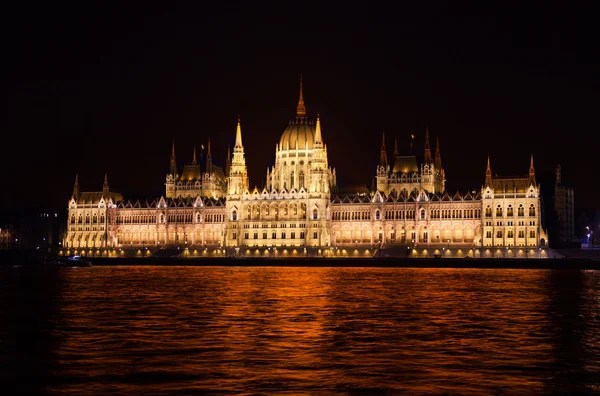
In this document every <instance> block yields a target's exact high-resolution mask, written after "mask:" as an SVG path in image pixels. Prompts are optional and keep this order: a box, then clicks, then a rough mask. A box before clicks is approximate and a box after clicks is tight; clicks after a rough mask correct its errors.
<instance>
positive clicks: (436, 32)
mask: <svg viewBox="0 0 600 396" xmlns="http://www.w3.org/2000/svg"><path fill="white" fill-rule="evenodd" d="M15 3H19V4H15V5H12V6H11V7H12V8H10V7H9V8H4V9H3V21H2V24H1V25H2V30H3V32H2V33H3V34H2V36H3V45H2V47H3V48H2V50H3V51H2V53H3V54H2V59H3V61H2V64H3V69H4V71H3V72H2V77H1V78H2V93H3V103H4V104H3V106H2V118H1V121H2V124H1V125H0V127H1V130H2V137H3V141H2V146H3V150H2V155H1V156H0V157H1V160H0V161H1V164H2V169H3V170H4V183H3V188H2V194H0V206H1V207H2V208H17V207H32V206H40V205H41V206H44V207H52V208H59V209H60V208H65V207H66V204H67V200H68V199H69V197H70V196H71V192H72V185H73V181H74V178H75V173H78V174H79V179H80V183H81V189H82V191H100V190H101V188H102V181H103V176H104V172H107V173H108V177H109V182H110V186H111V190H114V191H118V192H121V193H122V194H124V196H125V198H129V199H132V200H134V199H137V198H146V197H148V198H150V199H152V198H154V197H159V196H160V195H161V194H164V178H165V174H166V172H167V171H168V167H169V158H170V153H171V142H172V140H173V139H175V145H176V154H177V160H178V165H179V166H182V165H183V164H184V163H188V162H189V161H191V157H192V147H193V145H196V146H198V147H199V146H200V145H201V144H204V145H206V143H207V140H208V139H209V138H210V139H211V142H212V154H213V160H214V162H215V163H217V164H221V165H224V164H225V157H226V152H227V146H228V145H233V142H234V138H235V125H236V118H237V114H238V113H239V114H240V115H241V120H242V132H243V142H244V146H245V152H246V159H247V164H248V171H249V176H250V184H251V186H254V185H258V186H259V187H261V186H262V185H263V184H264V182H265V173H266V167H267V166H270V165H272V164H274V156H275V143H277V142H278V141H279V137H280V135H281V133H282V132H283V130H284V129H285V127H286V126H287V124H288V121H289V120H290V119H291V118H293V117H294V116H295V109H296V103H297V100H298V88H299V87H298V85H299V84H298V83H299V77H300V74H301V73H302V75H303V78H304V96H305V101H306V107H307V110H308V114H309V116H310V117H311V118H313V119H314V118H315V117H316V113H317V112H319V113H320V115H321V123H322V129H323V138H324V140H325V143H326V144H327V146H328V151H329V162H330V164H331V165H332V166H335V167H336V169H337V175H338V184H340V185H368V186H370V185H371V180H372V177H373V176H374V173H375V166H376V164H377V163H378V160H379V147H380V144H381V132H382V130H385V132H386V136H387V137H388V140H387V145H388V149H389V154H390V156H391V153H392V151H393V137H394V136H396V137H397V138H398V145H399V148H400V151H401V152H404V153H406V152H407V151H408V146H409V139H410V135H411V134H415V135H416V139H415V143H414V147H415V150H416V151H417V152H418V153H419V154H421V153H422V147H423V139H424V134H425V127H426V126H428V127H429V132H430V135H431V139H432V143H433V142H434V141H435V137H436V136H439V139H440V144H441V154H442V161H443V165H444V167H445V170H446V177H447V180H448V181H447V189H448V190H449V191H451V192H454V191H456V190H460V191H466V190H473V189H478V188H480V186H481V184H482V183H483V181H484V179H485V165H486V158H487V155H488V154H489V155H490V156H491V164H492V171H493V173H494V174H496V173H498V174H500V175H517V174H526V173H527V170H528V166H529V156H530V153H533V155H534V160H535V165H536V170H537V174H538V177H540V178H542V177H543V174H546V175H550V176H552V175H553V174H554V170H555V167H556V165H557V164H561V166H562V170H563V180H564V181H565V182H567V183H568V184H570V185H572V186H573V187H574V189H575V197H576V206H577V207H596V208H597V207H600V202H599V201H600V199H599V198H598V197H599V195H598V194H596V193H594V191H595V190H596V183H594V181H595V180H596V178H597V176H596V172H597V171H598V165H597V164H598V162H597V158H598V151H599V146H598V143H596V140H598V138H597V135H598V132H597V130H598V128H597V125H598V120H597V118H598V117H597V114H598V109H599V108H600V100H599V97H600V89H599V88H600V73H599V72H598V71H599V70H600V69H599V68H598V66H599V63H600V55H599V51H598V43H599V42H600V41H599V38H600V37H599V36H600V35H599V34H598V25H597V10H596V9H592V8H591V7H586V6H584V4H585V3H580V2H578V3H577V4H579V7H577V8H575V7H574V6H572V5H571V4H572V3H569V2H550V1H544V2H522V3H523V4H522V3H514V4H515V5H514V6H510V5H508V3H502V4H503V5H504V6H502V7H500V6H498V7H492V6H490V5H489V4H488V2H478V3H473V4H469V5H461V6H458V5H454V4H452V3H453V2H448V4H445V3H432V2H415V3H423V5H422V8H419V6H417V5H412V6H410V7H407V6H406V5H405V4H404V3H405V2H396V3H392V4H393V5H390V6H389V8H386V7H384V6H383V5H380V6H373V5H370V4H369V3H367V2H360V3H356V4H360V7H357V6H355V5H353V4H354V3H353V2H340V3H337V4H334V3H323V2H321V3H310V2H290V5H282V4H278V3H266V2H243V3H233V2H225V1H222V2H211V3H212V4H211V5H208V4H207V3H206V4H205V2H202V5H201V6H200V5H197V6H196V7H195V8H192V7H191V6H189V5H187V6H184V5H181V4H172V2H164V4H161V5H160V6H153V5H150V4H149V3H144V2H139V3H137V2H136V4H129V2H119V3H118V6H112V5H109V3H108V2H97V3H94V2H78V3H72V4H71V3H55V2H45V3H41V2H40V3H39V4H35V3H34V4H32V3H27V4H24V2H15ZM198 3H199V4H200V2H198ZM524 3H527V4H526V5H525V4H524ZM94 4H95V5H94ZM115 4H117V3H115ZM328 4H330V5H328ZM550 181H552V179H551V178H550Z"/></svg>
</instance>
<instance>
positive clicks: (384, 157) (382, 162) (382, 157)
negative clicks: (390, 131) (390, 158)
mask: <svg viewBox="0 0 600 396" xmlns="http://www.w3.org/2000/svg"><path fill="white" fill-rule="evenodd" d="M387 164H388V162H387V150H386V148H385V130H383V132H382V134H381V154H380V156H379V165H381V166H387Z"/></svg>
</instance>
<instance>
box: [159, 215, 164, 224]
mask: <svg viewBox="0 0 600 396" xmlns="http://www.w3.org/2000/svg"><path fill="white" fill-rule="evenodd" d="M160 222H161V223H164V222H165V215H164V214H161V215H160Z"/></svg>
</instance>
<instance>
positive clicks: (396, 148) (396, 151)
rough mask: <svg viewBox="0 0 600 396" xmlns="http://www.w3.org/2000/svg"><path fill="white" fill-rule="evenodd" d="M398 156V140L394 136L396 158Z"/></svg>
mask: <svg viewBox="0 0 600 396" xmlns="http://www.w3.org/2000/svg"><path fill="white" fill-rule="evenodd" d="M397 156H398V138H397V137H395V136H394V157H397Z"/></svg>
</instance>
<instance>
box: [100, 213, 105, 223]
mask: <svg viewBox="0 0 600 396" xmlns="http://www.w3.org/2000/svg"><path fill="white" fill-rule="evenodd" d="M100 223H102V224H104V215H103V214H102V215H100Z"/></svg>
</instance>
